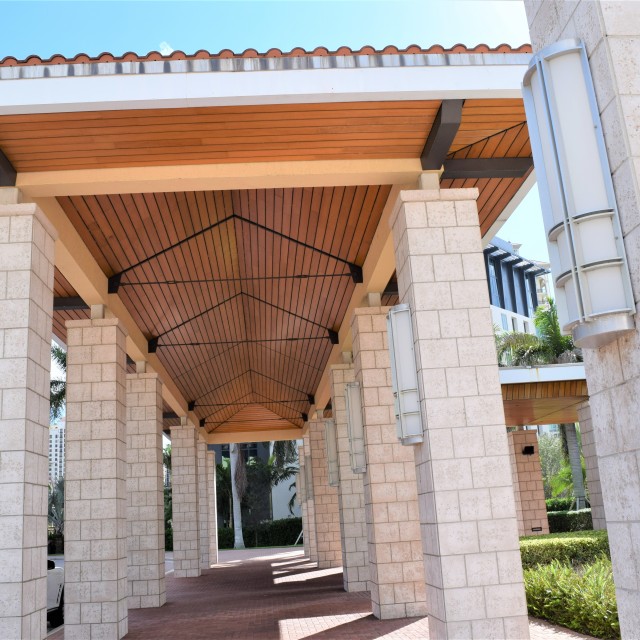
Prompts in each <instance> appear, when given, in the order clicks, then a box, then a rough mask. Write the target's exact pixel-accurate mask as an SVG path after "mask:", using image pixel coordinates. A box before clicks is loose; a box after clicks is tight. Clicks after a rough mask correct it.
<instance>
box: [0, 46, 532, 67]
mask: <svg viewBox="0 0 640 640" xmlns="http://www.w3.org/2000/svg"><path fill="white" fill-rule="evenodd" d="M531 52H532V49H531V45H529V44H523V45H520V46H519V47H512V46H510V45H508V44H501V45H498V46H497V47H493V48H492V47H489V46H488V45H486V44H478V45H476V46H475V47H472V48H469V47H467V46H465V45H463V44H456V45H454V46H453V47H450V48H446V47H443V46H442V45H439V44H435V45H433V46H431V47H428V48H427V49H424V48H423V47H420V46H418V45H415V44H413V45H410V46H408V47H406V48H405V49H400V48H398V47H396V46H393V45H389V46H386V47H384V48H383V49H375V48H374V47H371V46H364V47H362V48H360V49H355V50H354V49H351V48H350V47H340V48H338V49H337V50H336V51H329V50H328V49H327V48H326V47H316V48H315V49H313V50H312V51H307V50H306V49H303V48H302V47H296V48H294V49H292V50H291V51H289V52H283V51H281V50H280V49H269V50H268V51H267V52H266V53H260V52H259V51H257V50H256V49H246V50H245V51H243V52H242V53H234V52H233V51H231V50H230V49H223V50H222V51H219V52H218V53H210V52H209V51H206V50H204V49H200V50H199V51H196V52H195V53H194V54H191V55H187V54H186V53H184V52H183V51H174V52H173V53H171V54H170V55H168V56H163V55H162V54H161V53H160V52H158V51H150V52H149V53H147V55H146V56H141V55H139V54H137V53H133V52H127V53H125V54H123V55H122V56H114V55H113V54H111V53H108V52H105V53H101V54H100V55H98V56H96V57H94V58H92V57H91V56H88V55H87V54H85V53H79V54H77V55H76V56H74V57H73V58H66V57H65V56H63V55H61V54H55V55H53V56H51V57H50V58H48V59H43V58H40V57H39V56H29V57H28V58H26V59H24V60H18V59H17V58H13V57H11V56H8V57H6V58H3V59H2V60H0V66H2V67H16V66H35V65H53V64H87V63H100V62H144V61H150V60H202V59H212V58H286V57H312V56H353V55H365V56H366V55H394V54H443V53H447V54H456V53H531Z"/></svg>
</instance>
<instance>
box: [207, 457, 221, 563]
mask: <svg viewBox="0 0 640 640" xmlns="http://www.w3.org/2000/svg"><path fill="white" fill-rule="evenodd" d="M207 484H208V489H209V562H210V563H211V564H218V502H217V492H216V454H215V453H214V452H213V451H207Z"/></svg>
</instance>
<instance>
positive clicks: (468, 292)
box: [391, 189, 529, 639]
mask: <svg viewBox="0 0 640 640" xmlns="http://www.w3.org/2000/svg"><path fill="white" fill-rule="evenodd" d="M477 196H478V191H477V189H446V190H438V189H434V190H416V191H401V192H400V193H399V196H398V201H397V203H396V208H395V212H394V214H393V216H392V223H391V224H392V228H393V239H394V246H395V255H396V269H397V273H398V289H399V293H400V299H401V301H402V302H403V303H407V304H409V305H410V308H411V313H412V317H413V329H414V340H415V353H416V361H417V362H416V364H417V368H418V381H419V387H420V398H421V408H422V419H423V428H424V442H423V443H422V444H419V445H416V446H415V447H414V451H415V462H416V470H417V478H418V493H419V500H420V517H421V521H422V538H423V542H424V561H425V575H426V581H427V602H428V614H429V631H430V635H431V636H432V637H434V638H462V637H464V638H487V637H491V638H523V639H526V638H529V626H528V619H527V607H526V602H525V594H524V586H523V579H522V566H521V561H520V549H519V543H518V524H517V520H516V512H515V504H514V494H513V483H512V480H511V467H510V464H509V449H508V446H507V434H506V428H505V424H504V410H503V406H502V395H501V393H500V383H499V379H498V363H497V356H496V349H495V343H494V338H493V327H492V324H491V315H490V312H489V297H488V293H487V281H486V278H485V271H484V263H483V257H482V246H481V243H480V229H479V223H478V213H477V207H476V202H475V199H476V198H477Z"/></svg>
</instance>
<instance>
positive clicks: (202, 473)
mask: <svg viewBox="0 0 640 640" xmlns="http://www.w3.org/2000/svg"><path fill="white" fill-rule="evenodd" d="M197 447H198V528H199V531H200V569H210V568H211V565H210V563H209V486H208V484H209V483H208V478H207V443H206V442H205V441H204V439H203V438H202V437H201V436H199V437H198V445H197Z"/></svg>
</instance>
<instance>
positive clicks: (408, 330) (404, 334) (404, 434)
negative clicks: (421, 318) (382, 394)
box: [387, 304, 424, 445]
mask: <svg viewBox="0 0 640 640" xmlns="http://www.w3.org/2000/svg"><path fill="white" fill-rule="evenodd" d="M387 331H388V333H389V355H390V359H391V384H392V387H393V398H394V406H395V414H396V428H397V430H398V439H399V440H400V442H401V443H402V444H404V445H410V444H419V443H420V442H422V440H423V438H424V436H423V433H422V416H421V415H420V397H419V394H418V370H417V367H416V357H415V353H414V350H413V326H412V325H411V309H410V308H409V305H408V304H398V305H396V306H395V307H391V309H390V310H389V313H388V314H387Z"/></svg>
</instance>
